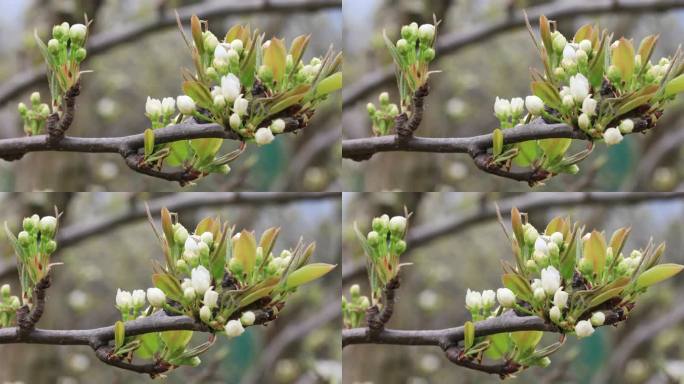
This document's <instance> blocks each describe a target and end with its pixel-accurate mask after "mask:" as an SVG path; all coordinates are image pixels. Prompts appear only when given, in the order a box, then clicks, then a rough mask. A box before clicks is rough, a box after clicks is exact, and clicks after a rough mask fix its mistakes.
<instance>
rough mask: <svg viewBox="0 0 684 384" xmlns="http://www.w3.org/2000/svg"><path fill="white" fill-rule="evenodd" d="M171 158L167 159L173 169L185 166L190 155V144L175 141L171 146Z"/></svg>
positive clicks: (185, 141)
mask: <svg viewBox="0 0 684 384" xmlns="http://www.w3.org/2000/svg"><path fill="white" fill-rule="evenodd" d="M169 149H170V152H169V156H168V157H167V158H166V162H167V163H168V165H170V166H172V167H177V166H179V165H181V164H183V163H184V162H185V161H186V160H187V159H188V158H189V155H190V144H188V141H187V140H184V141H174V142H173V143H171V144H169Z"/></svg>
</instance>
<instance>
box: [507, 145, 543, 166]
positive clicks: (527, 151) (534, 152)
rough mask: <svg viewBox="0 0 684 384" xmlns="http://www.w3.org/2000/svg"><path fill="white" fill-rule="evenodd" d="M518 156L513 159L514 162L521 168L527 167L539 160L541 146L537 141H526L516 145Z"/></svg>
mask: <svg viewBox="0 0 684 384" xmlns="http://www.w3.org/2000/svg"><path fill="white" fill-rule="evenodd" d="M516 146H517V147H518V155H517V156H516V157H515V158H513V162H514V163H515V164H516V165H518V166H520V167H527V166H528V165H530V164H532V163H534V161H535V160H537V159H538V158H539V155H540V151H539V145H538V144H537V141H536V140H532V141H524V142H522V143H518V144H516Z"/></svg>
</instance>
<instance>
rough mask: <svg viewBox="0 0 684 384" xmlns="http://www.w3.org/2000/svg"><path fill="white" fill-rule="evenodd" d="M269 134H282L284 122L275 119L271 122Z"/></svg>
mask: <svg viewBox="0 0 684 384" xmlns="http://www.w3.org/2000/svg"><path fill="white" fill-rule="evenodd" d="M270 128H271V132H273V133H283V131H285V120H283V119H275V120H273V121H272V122H271V127H270Z"/></svg>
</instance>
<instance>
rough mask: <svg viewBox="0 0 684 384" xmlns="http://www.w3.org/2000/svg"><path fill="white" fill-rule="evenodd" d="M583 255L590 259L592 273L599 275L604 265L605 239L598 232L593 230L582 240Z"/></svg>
mask: <svg viewBox="0 0 684 384" xmlns="http://www.w3.org/2000/svg"><path fill="white" fill-rule="evenodd" d="M583 255H584V257H585V258H586V259H587V260H589V261H591V264H592V266H593V271H594V273H595V274H596V275H597V276H601V275H602V274H603V269H604V268H605V266H606V240H605V239H604V238H603V235H602V234H601V233H600V232H597V231H593V232H592V233H591V235H589V239H588V240H587V241H585V242H584V253H583Z"/></svg>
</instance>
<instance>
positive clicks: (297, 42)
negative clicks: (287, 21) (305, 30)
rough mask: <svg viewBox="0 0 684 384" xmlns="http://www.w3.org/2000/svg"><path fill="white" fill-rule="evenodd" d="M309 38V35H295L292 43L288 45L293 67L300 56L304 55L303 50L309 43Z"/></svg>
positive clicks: (297, 62) (299, 59)
mask: <svg viewBox="0 0 684 384" xmlns="http://www.w3.org/2000/svg"><path fill="white" fill-rule="evenodd" d="M310 40H311V35H301V36H297V37H296V38H295V39H294V40H292V45H290V55H292V63H293V66H294V67H295V68H296V67H297V65H298V64H299V62H300V61H301V60H302V56H303V55H304V51H306V47H307V46H308V45H309V41H310Z"/></svg>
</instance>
